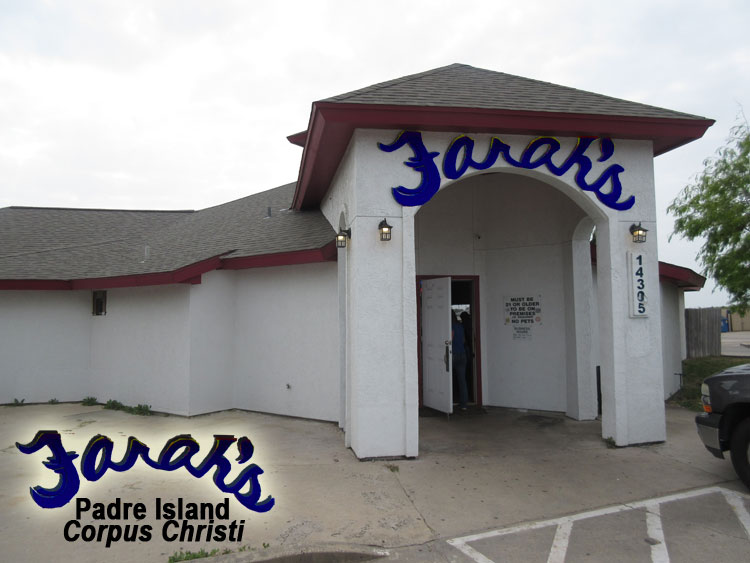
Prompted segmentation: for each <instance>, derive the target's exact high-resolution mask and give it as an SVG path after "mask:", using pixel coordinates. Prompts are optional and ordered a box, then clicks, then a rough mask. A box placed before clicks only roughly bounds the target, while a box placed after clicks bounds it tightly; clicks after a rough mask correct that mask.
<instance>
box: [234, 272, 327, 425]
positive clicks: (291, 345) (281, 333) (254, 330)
mask: <svg viewBox="0 0 750 563" xmlns="http://www.w3.org/2000/svg"><path fill="white" fill-rule="evenodd" d="M336 272H337V268H336V264H335V263H333V262H327V263H320V264H303V265H298V266H283V267H278V268H257V269H251V270H241V271H237V272H236V276H237V280H236V295H235V302H234V309H235V313H234V314H235V327H236V330H235V335H236V344H235V352H234V386H233V403H232V406H233V407H235V408H242V409H248V410H254V411H261V412H270V413H277V414H285V415H291V416H299V417H305V418H315V419H321V420H332V421H336V420H338V419H339V365H338V360H339V330H338V315H339V313H338V292H337V290H338V282H337V277H336Z"/></svg>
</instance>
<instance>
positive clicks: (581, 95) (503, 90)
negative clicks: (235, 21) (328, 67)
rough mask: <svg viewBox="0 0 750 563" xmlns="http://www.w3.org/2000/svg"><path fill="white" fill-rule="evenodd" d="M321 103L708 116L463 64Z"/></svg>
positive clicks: (620, 114)
mask: <svg viewBox="0 0 750 563" xmlns="http://www.w3.org/2000/svg"><path fill="white" fill-rule="evenodd" d="M321 101H322V102H333V103H347V104H384V105H399V106H437V107H441V106H442V107H456V108H476V109H498V110H510V111H535V112H561V113H576V114H595V115H619V116H629V117H651V118H671V119H674V118H678V119H705V118H702V117H699V116H695V115H690V114H687V113H681V112H677V111H672V110H668V109H662V108H658V107H654V106H649V105H645V104H640V103H636V102H629V101H626V100H621V99H618V98H612V97H610V96H604V95H602V94H595V93H593V92H586V91H585V90H577V89H575V88H569V87H567V86H559V85H557V84H551V83H549V82H542V81H540V80H532V79H530V78H523V77H521V76H514V75H512V74H505V73H503V72H494V71H491V70H485V69H482V68H475V67H472V66H469V65H464V64H452V65H448V66H444V67H441V68H436V69H433V70H428V71H426V72H420V73H418V74H412V75H409V76H404V77H402V78H397V79H395V80H389V81H387V82H381V83H380V84H375V85H373V86H368V87H367V88H362V89H360V90H355V91H353V92H348V93H346V94H341V95H338V96H333V97H331V98H328V99H325V100H321Z"/></svg>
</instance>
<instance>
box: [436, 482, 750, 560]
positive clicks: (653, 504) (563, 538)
mask: <svg viewBox="0 0 750 563" xmlns="http://www.w3.org/2000/svg"><path fill="white" fill-rule="evenodd" d="M714 493H721V494H722V495H723V496H724V498H725V499H726V500H727V502H728V503H729V505H730V506H731V507H732V509H733V510H734V512H735V514H736V515H737V518H738V519H739V521H740V523H741V524H742V526H743V527H744V528H745V532H746V534H747V536H748V539H750V513H748V511H747V509H746V508H745V505H744V499H747V498H750V497H748V496H747V495H745V494H742V493H738V492H736V491H731V490H729V489H724V488H722V487H707V488H705V489H697V490H695V491H686V492H684V493H676V494H673V495H667V496H663V497H659V498H654V499H647V500H642V501H637V502H632V503H628V504H618V505H615V506H609V507H606V508H600V509H598V510H590V511H588V512H581V513H580V514H573V515H572V516H563V517H561V518H552V519H550V520H541V521H538V522H529V523H526V524H519V525H517V526H511V527H509V528H501V529H499V530H491V531H488V532H482V533H481V534H472V535H469V536H463V537H460V538H454V539H451V540H448V544H450V545H452V546H453V547H455V548H456V549H458V550H459V551H461V552H462V553H463V554H464V555H466V556H467V557H469V558H470V559H471V560H472V561H475V562H476V563H495V562H494V561H492V560H491V559H489V558H488V557H486V556H485V555H484V554H482V553H480V552H479V551H477V550H476V549H474V548H473V547H471V546H470V545H468V544H470V543H472V542H476V541H479V540H484V539H488V538H495V537H500V536H507V535H511V534H517V533H519V532H528V531H531V530H539V529H541V528H547V527H549V526H557V529H556V531H555V539H554V540H553V542H552V546H551V548H550V553H549V558H548V560H547V561H548V563H552V562H557V561H564V559H565V554H566V552H567V549H568V542H569V540H570V533H571V530H572V527H573V524H574V523H575V522H577V521H579V520H587V519H589V518H596V517H598V516H607V515H609V514H616V513H618V512H625V511H628V510H637V509H640V508H643V509H646V511H647V513H646V527H647V532H648V535H649V537H651V538H652V539H654V540H656V541H658V542H659V543H657V544H654V545H652V546H651V560H652V561H653V562H654V563H669V553H668V551H667V544H666V542H665V539H664V530H663V528H662V523H661V509H660V505H662V504H665V503H668V502H674V501H678V500H685V499H690V498H695V497H701V496H704V495H710V494H714Z"/></svg>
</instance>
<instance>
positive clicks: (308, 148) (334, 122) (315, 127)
mask: <svg viewBox="0 0 750 563" xmlns="http://www.w3.org/2000/svg"><path fill="white" fill-rule="evenodd" d="M713 123H714V121H713V120H711V119H688V118H648V117H628V116H609V115H595V114H574V113H553V112H531V111H509V110H490V109H474V108H442V107H430V106H389V105H376V104H340V103H331V102H316V103H315V104H313V110H312V116H311V122H310V127H309V129H308V136H307V141H306V143H305V152H304V154H303V159H302V163H301V165H300V174H299V179H298V183H297V191H296V192H295V195H294V200H293V204H292V207H293V208H294V209H309V208H314V207H316V206H317V205H318V204H319V203H320V201H321V199H322V198H323V196H324V195H325V192H326V191H327V190H328V187H329V185H330V182H331V180H332V179H333V175H334V174H335V172H336V169H337V167H338V164H339V162H340V160H341V158H342V157H343V155H344V152H345V151H346V148H347V146H348V144H349V140H350V139H351V136H352V133H353V132H354V129H355V128H368V129H398V130H402V129H417V130H422V131H456V132H459V131H460V132H462V133H505V134H543V135H559V136H573V137H580V136H592V135H595V136H607V137H613V138H618V139H648V140H652V141H653V143H654V147H653V151H654V156H658V155H659V154H663V153H665V152H667V151H670V150H672V149H674V148H677V147H679V146H681V145H683V144H685V143H688V142H690V141H693V140H695V139H699V138H700V137H702V136H703V134H704V133H705V132H706V129H708V127H710V126H711V125H712V124H713ZM298 135H300V134H298Z"/></svg>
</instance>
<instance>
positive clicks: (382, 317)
mask: <svg viewBox="0 0 750 563" xmlns="http://www.w3.org/2000/svg"><path fill="white" fill-rule="evenodd" d="M382 219H383V216H381V215H378V216H357V217H355V218H354V219H353V221H352V224H351V228H352V238H351V240H350V246H349V249H348V253H349V254H348V257H347V261H348V265H349V268H348V277H349V279H348V283H347V290H348V293H349V309H348V320H347V326H348V334H349V350H348V356H349V358H348V360H349V373H348V377H347V391H348V393H349V396H350V419H351V425H350V430H349V432H348V433H347V435H348V438H349V440H350V444H351V448H352V450H353V451H354V453H355V454H356V455H357V457H359V458H370V457H388V456H403V455H408V456H413V455H416V447H417V444H416V442H417V435H416V423H417V420H416V416H417V410H416V409H417V404H416V399H417V391H416V371H415V372H414V375H413V379H414V382H413V383H412V382H410V381H408V380H407V373H406V370H407V366H409V367H408V369H412V368H411V365H412V364H413V363H415V362H416V356H414V357H413V358H412V357H411V355H412V351H410V352H409V354H406V353H405V348H406V347H407V342H409V341H410V340H411V339H414V341H415V342H414V344H413V345H409V346H408V347H409V348H411V347H412V346H414V347H415V346H416V334H415V332H416V331H415V330H413V329H412V328H411V325H413V324H414V323H416V310H415V307H416V304H415V303H416V297H415V294H414V292H415V289H414V257H413V254H414V250H413V248H414V242H413V219H410V220H408V221H407V222H406V227H405V224H404V222H403V221H402V220H401V218H400V217H387V219H388V222H389V223H390V224H391V225H392V226H393V236H392V240H390V241H388V242H383V241H381V240H380V239H379V232H378V223H379V222H380V221H381V220H382ZM405 230H408V231H409V232H406V233H405ZM410 246H411V250H410V249H409V248H410ZM405 252H406V253H408V254H410V256H407V257H405V256H404V253H405ZM407 279H411V284H408V283H406V281H405V280H407ZM405 324H407V325H408V326H404V325H405ZM414 350H416V348H414Z"/></svg>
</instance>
